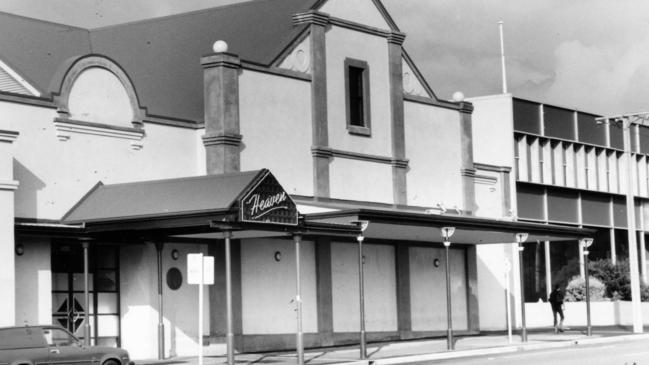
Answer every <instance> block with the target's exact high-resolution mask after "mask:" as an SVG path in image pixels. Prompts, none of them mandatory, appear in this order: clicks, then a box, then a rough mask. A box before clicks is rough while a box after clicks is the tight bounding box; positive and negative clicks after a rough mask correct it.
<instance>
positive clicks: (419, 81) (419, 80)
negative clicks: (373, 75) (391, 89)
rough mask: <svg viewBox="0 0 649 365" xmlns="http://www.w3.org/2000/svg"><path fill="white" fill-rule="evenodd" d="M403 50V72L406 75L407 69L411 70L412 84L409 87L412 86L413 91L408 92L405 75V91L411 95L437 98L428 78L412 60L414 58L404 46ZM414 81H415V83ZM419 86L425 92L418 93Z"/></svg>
mask: <svg viewBox="0 0 649 365" xmlns="http://www.w3.org/2000/svg"><path fill="white" fill-rule="evenodd" d="M401 51H402V52H403V58H402V62H403V63H402V67H403V71H402V72H403V73H404V76H405V73H406V71H408V72H410V75H412V76H410V85H409V86H408V88H410V89H411V90H412V91H411V92H408V91H407V89H406V85H405V77H404V92H405V93H406V94H409V95H416V96H423V97H428V98H431V99H433V100H437V96H435V93H434V92H433V89H431V88H430V86H429V85H428V83H427V82H426V79H424V76H423V75H422V74H421V72H420V71H419V69H418V68H417V66H416V65H415V63H414V62H413V61H412V58H410V56H409V55H408V53H407V52H406V50H405V49H403V47H402V48H401ZM413 81H414V83H413ZM417 87H421V88H422V89H423V93H421V94H419V93H416V90H417Z"/></svg>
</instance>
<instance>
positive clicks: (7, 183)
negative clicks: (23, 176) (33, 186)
mask: <svg viewBox="0 0 649 365" xmlns="http://www.w3.org/2000/svg"><path fill="white" fill-rule="evenodd" d="M17 138H18V132H14V131H7V130H0V282H1V283H2V285H0V298H2V300H1V301H0V313H2V315H1V316H0V327H2V326H14V325H16V324H17V323H16V256H15V253H14V251H15V237H14V190H16V189H17V188H18V182H17V181H14V179H13V151H12V147H13V142H14V141H15V140H16V139H17Z"/></svg>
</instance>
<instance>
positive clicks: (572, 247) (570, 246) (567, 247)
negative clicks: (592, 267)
mask: <svg viewBox="0 0 649 365" xmlns="http://www.w3.org/2000/svg"><path fill="white" fill-rule="evenodd" d="M550 267H551V270H552V275H551V278H552V286H554V285H560V286H561V287H562V288H565V287H566V285H568V282H569V281H570V279H572V278H573V277H574V276H577V275H579V272H580V270H579V242H578V241H559V242H550Z"/></svg>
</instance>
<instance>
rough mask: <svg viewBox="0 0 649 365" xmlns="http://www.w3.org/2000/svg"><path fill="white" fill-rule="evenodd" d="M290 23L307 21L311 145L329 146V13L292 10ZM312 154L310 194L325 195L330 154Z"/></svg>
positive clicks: (327, 189)
mask: <svg viewBox="0 0 649 365" xmlns="http://www.w3.org/2000/svg"><path fill="white" fill-rule="evenodd" d="M293 24H295V25H299V24H309V31H310V33H309V37H310V42H311V72H312V79H311V125H312V130H313V135H312V141H313V143H312V145H313V147H314V148H323V147H328V146H329V129H328V126H327V122H328V121H327V52H326V37H325V30H326V27H327V25H328V24H329V15H328V14H325V13H321V12H318V11H308V12H305V13H300V14H295V15H294V16H293ZM312 156H313V195H314V197H316V198H328V197H329V194H330V191H329V162H330V157H328V156H325V155H322V154H312Z"/></svg>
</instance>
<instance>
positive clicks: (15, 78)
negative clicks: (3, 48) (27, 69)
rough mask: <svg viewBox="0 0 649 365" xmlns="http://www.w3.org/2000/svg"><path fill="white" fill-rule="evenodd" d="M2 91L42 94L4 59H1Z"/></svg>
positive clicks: (0, 87)
mask: <svg viewBox="0 0 649 365" xmlns="http://www.w3.org/2000/svg"><path fill="white" fill-rule="evenodd" d="M0 91H4V92H10V93H14V94H23V95H31V96H41V93H40V92H39V91H38V90H37V89H36V88H35V87H33V86H32V85H31V84H30V83H29V82H27V80H25V78H23V77H22V76H20V75H19V74H18V73H17V72H16V71H14V70H13V69H12V68H11V67H9V65H7V64H6V63H4V62H2V60H0Z"/></svg>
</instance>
